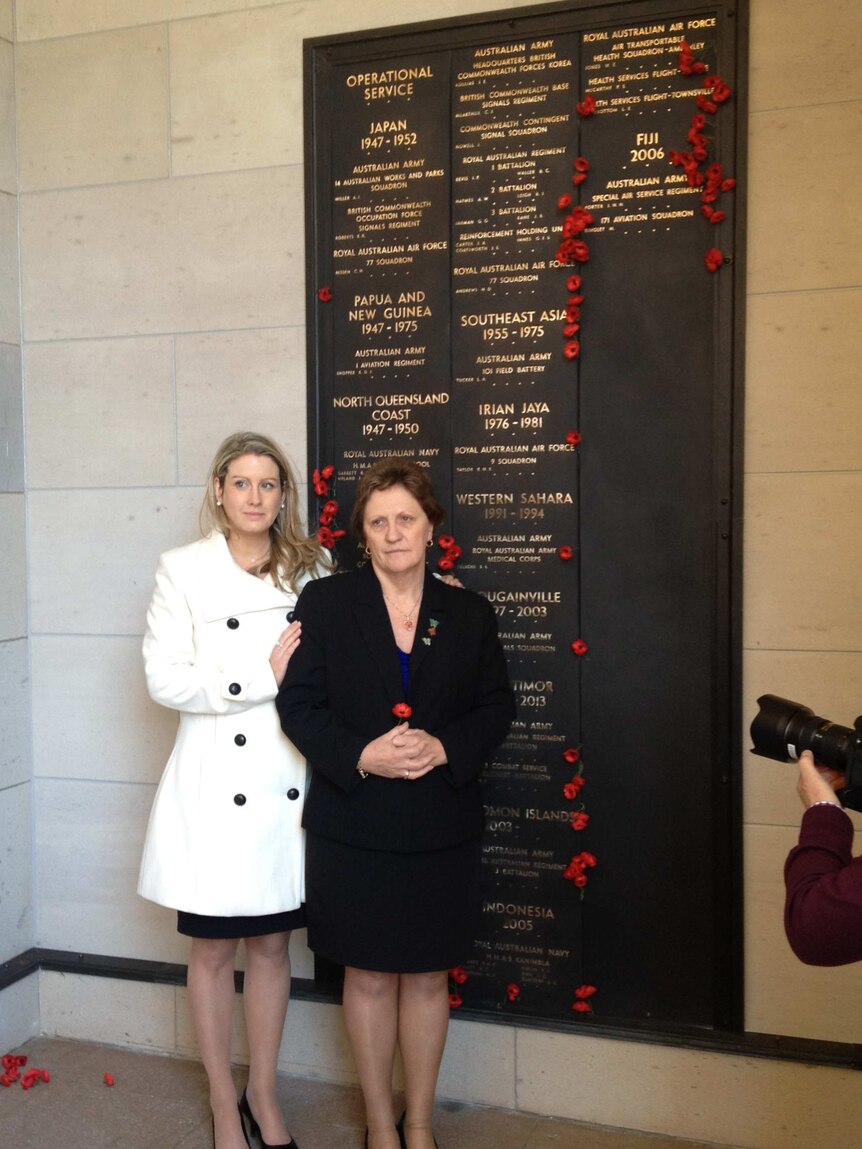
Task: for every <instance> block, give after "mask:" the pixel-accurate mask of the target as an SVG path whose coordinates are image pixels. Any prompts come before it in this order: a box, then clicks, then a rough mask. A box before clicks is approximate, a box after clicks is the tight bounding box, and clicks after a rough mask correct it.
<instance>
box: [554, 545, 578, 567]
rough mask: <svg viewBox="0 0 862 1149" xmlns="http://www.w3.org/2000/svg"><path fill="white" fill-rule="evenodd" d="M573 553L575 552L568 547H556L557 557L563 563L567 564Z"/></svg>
mask: <svg viewBox="0 0 862 1149" xmlns="http://www.w3.org/2000/svg"><path fill="white" fill-rule="evenodd" d="M574 553H575V552H574V551H573V550H572V548H571V547H570V546H562V547H557V555H558V556H559V557H560V558H561V559H562V560H563V562H564V563H567V562H568V561H569V559H570V558H571V557H572V555H574Z"/></svg>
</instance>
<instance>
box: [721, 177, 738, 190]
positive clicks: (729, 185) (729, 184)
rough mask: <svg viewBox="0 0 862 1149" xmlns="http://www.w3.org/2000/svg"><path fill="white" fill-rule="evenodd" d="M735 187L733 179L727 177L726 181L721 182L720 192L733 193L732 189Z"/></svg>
mask: <svg viewBox="0 0 862 1149" xmlns="http://www.w3.org/2000/svg"><path fill="white" fill-rule="evenodd" d="M735 187H736V180H735V179H733V177H729V178H728V179H726V180H722V181H721V190H722V191H723V192H729V191H733V189H734V188H735Z"/></svg>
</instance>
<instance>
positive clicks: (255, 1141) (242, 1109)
mask: <svg viewBox="0 0 862 1149" xmlns="http://www.w3.org/2000/svg"><path fill="white" fill-rule="evenodd" d="M239 1116H240V1121H242V1131H243V1134H244V1136H245V1139H246V1141H247V1142H248V1143H249V1145H250V1146H251V1147H252V1149H299V1145H298V1144H297V1142H296V1138H295V1137H291V1139H290V1140H289V1141H285V1143H284V1144H283V1145H268V1144H267V1143H266V1141H264V1139H263V1134H262V1133H261V1131H260V1126H259V1125H258V1123H257V1121H255V1119H254V1114H253V1113H252V1111H251V1107H250V1106H249V1103H248V1097H247V1096H246V1090H245V1089H244V1090H243V1091H242V1097H241V1098H240V1099H239Z"/></svg>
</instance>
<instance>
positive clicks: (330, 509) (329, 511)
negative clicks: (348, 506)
mask: <svg viewBox="0 0 862 1149" xmlns="http://www.w3.org/2000/svg"><path fill="white" fill-rule="evenodd" d="M322 514H324V515H337V514H338V503H336V501H335V499H329V500H328V501H327V502H325V503H324V504H323V511H322Z"/></svg>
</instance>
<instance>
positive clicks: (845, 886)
mask: <svg viewBox="0 0 862 1149" xmlns="http://www.w3.org/2000/svg"><path fill="white" fill-rule="evenodd" d="M852 843H853V823H852V822H851V821H850V819H849V818H848V817H847V815H846V814H845V813H844V811H843V810H842V809H841V807H840V806H832V805H825V806H811V807H810V808H809V809H808V810H806V811H805V814H804V815H803V817H802V827H801V829H800V831H799V844H798V845H797V846H794V847H793V849H792V850H791V851H790V853H789V854H788V856H787V861H786V862H785V863H784V883H785V886H786V888H787V899H786V901H785V904H784V929H785V931H786V933H787V940H788V941H789V942H790V946H791V948H792V950H793V952H794V953H795V954H796V956H797V957H798V958H799V959H800V961H804V962H806V963H807V964H808V965H845V964H846V963H847V962H854V961H862V857H858V858H853V857H852V855H851V852H850V851H851V846H852Z"/></svg>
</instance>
